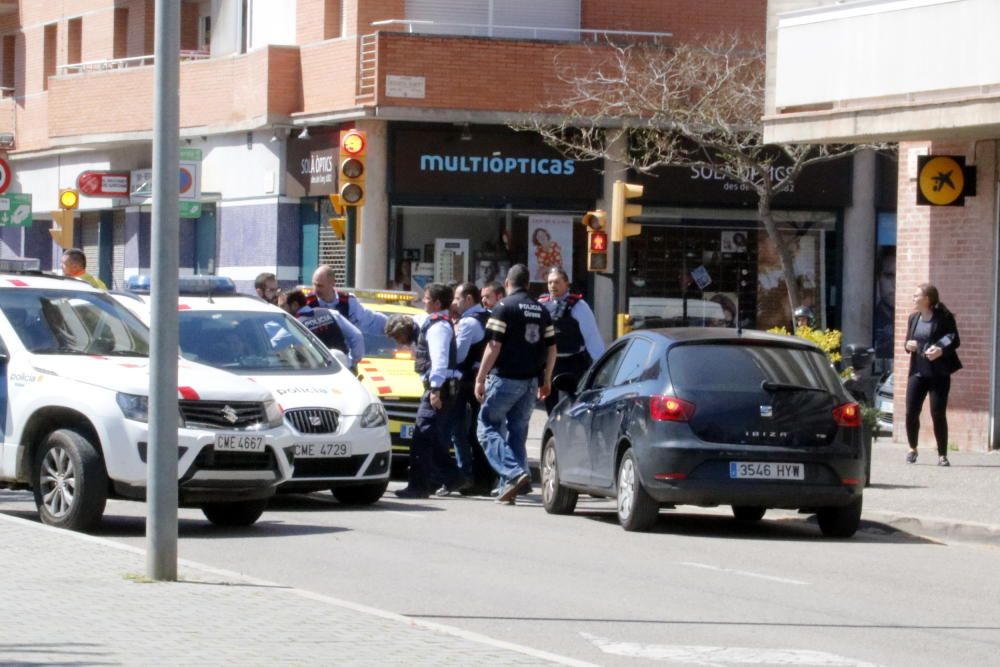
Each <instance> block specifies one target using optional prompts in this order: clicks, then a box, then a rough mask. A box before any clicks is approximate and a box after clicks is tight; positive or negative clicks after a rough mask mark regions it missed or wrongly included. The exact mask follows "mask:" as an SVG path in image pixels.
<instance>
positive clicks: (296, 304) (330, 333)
mask: <svg viewBox="0 0 1000 667" xmlns="http://www.w3.org/2000/svg"><path fill="white" fill-rule="evenodd" d="M280 303H281V307H282V308H284V309H285V310H286V311H287V312H289V313H291V314H292V315H294V316H295V317H296V319H298V320H299V321H300V322H302V324H304V325H306V328H307V329H309V331H311V332H313V333H314V334H315V335H316V337H317V338H319V339H320V340H321V341H322V342H323V344H324V345H326V346H327V347H328V348H330V349H331V350H340V351H341V352H343V353H344V354H346V355H347V358H348V360H349V362H350V364H351V368H352V369H354V368H355V367H356V366H357V365H358V362H359V361H361V357H363V356H365V337H364V335H363V334H362V333H361V331H360V330H359V329H358V328H357V327H356V326H354V325H353V324H351V323H350V322H348V321H347V318H346V317H344V316H343V315H341V314H340V313H338V312H337V311H335V310H330V309H329V308H321V307H318V306H308V305H306V303H307V298H306V295H305V293H304V292H303V291H302V290H300V289H297V290H293V291H291V292H289V293H287V294H284V295H282V299H281V300H280Z"/></svg>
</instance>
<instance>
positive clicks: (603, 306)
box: [590, 136, 628, 341]
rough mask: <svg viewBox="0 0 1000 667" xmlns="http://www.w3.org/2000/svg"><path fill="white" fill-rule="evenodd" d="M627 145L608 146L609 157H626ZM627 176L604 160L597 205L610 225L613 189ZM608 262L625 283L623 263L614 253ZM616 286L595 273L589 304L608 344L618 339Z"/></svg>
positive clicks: (623, 142)
mask: <svg viewBox="0 0 1000 667" xmlns="http://www.w3.org/2000/svg"><path fill="white" fill-rule="evenodd" d="M626 145H627V143H626V139H625V137H624V136H621V137H619V138H618V140H617V141H615V142H614V143H612V144H611V146H609V149H608V153H609V154H610V155H623V154H624V151H625V148H626ZM627 173H628V170H627V168H626V167H625V165H624V164H623V163H621V162H617V161H614V160H609V159H605V161H604V181H603V184H602V193H601V199H600V200H598V202H597V208H599V209H604V210H605V211H607V213H608V223H609V224H610V216H611V192H612V186H613V185H614V183H615V181H617V180H619V179H621V180H625V177H626V175H627ZM607 231H608V236H609V238H610V233H611V230H610V229H608V230H607ZM612 245H614V244H612ZM609 259H610V262H611V268H612V270H613V271H614V273H612V274H608V275H616V276H619V280H620V281H623V280H626V277H625V276H626V269H627V267H624V266H619V264H621V262H620V261H619V258H618V256H617V254H613V255H612V256H611V257H610V258H609ZM615 284H616V283H615V281H613V280H612V279H611V278H609V277H607V276H606V275H605V274H601V273H595V274H594V297H593V299H592V301H591V304H590V305H591V306H592V307H593V309H594V316H595V317H596V318H597V326H598V328H599V329H600V330H601V336H603V337H604V340H605V341H611V340H614V338H615V319H616V317H615V316H616V314H617V313H615ZM625 307H626V304H625V302H624V300H623V301H622V303H621V308H622V309H623V311H624V309H625Z"/></svg>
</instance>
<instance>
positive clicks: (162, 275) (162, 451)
mask: <svg viewBox="0 0 1000 667" xmlns="http://www.w3.org/2000/svg"><path fill="white" fill-rule="evenodd" d="M180 4H181V3H179V2H175V1H174V0H156V7H155V11H156V19H155V31H156V33H155V34H156V38H155V46H154V53H155V56H156V60H155V63H154V85H153V90H154V91H155V92H154V98H153V109H154V117H153V225H152V235H151V236H152V252H151V256H152V260H153V261H152V274H153V289H152V295H151V302H152V303H151V308H150V315H151V325H152V326H151V327H150V330H151V333H150V346H149V357H150V358H149V401H148V403H147V410H148V412H147V415H148V421H149V457H148V461H149V464H148V468H147V470H146V475H147V482H146V499H147V506H146V575H147V576H148V577H149V578H150V579H152V580H154V581H176V580H177V349H178V332H177V272H178V266H179V263H178V259H179V242H178V236H177V221H178V213H179V211H178V208H179V201H178V197H177V193H178V191H179V190H180V171H179V170H178V157H179V154H178V147H177V143H178V141H177V134H178V131H179V128H180V95H179V93H178V85H179V82H180V64H179V63H180V32H181V10H180Z"/></svg>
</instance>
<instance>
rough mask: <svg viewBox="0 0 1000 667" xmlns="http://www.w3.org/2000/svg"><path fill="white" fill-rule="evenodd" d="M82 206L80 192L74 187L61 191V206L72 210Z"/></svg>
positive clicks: (66, 209)
mask: <svg viewBox="0 0 1000 667" xmlns="http://www.w3.org/2000/svg"><path fill="white" fill-rule="evenodd" d="M79 206H80V192H79V190H74V189H73V188H63V189H62V190H60V191H59V208H61V209H63V210H64V211H72V210H73V209H75V208H77V207H79Z"/></svg>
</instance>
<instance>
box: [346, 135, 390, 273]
mask: <svg viewBox="0 0 1000 667" xmlns="http://www.w3.org/2000/svg"><path fill="white" fill-rule="evenodd" d="M388 127H389V126H388V124H387V123H385V122H384V121H378V120H359V121H358V122H357V128H358V129H359V130H363V131H364V132H366V133H367V135H368V150H367V159H366V161H365V171H366V172H367V176H366V177H365V205H364V206H363V207H361V221H360V227H361V243H359V244H358V248H357V268H356V269H355V272H356V278H357V279H356V280H355V281H354V282H355V285H354V286H355V287H367V288H373V289H382V288H384V287H385V286H386V281H387V280H388V279H389V275H388V274H389V192H388V187H387V186H388V169H389V132H388Z"/></svg>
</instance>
